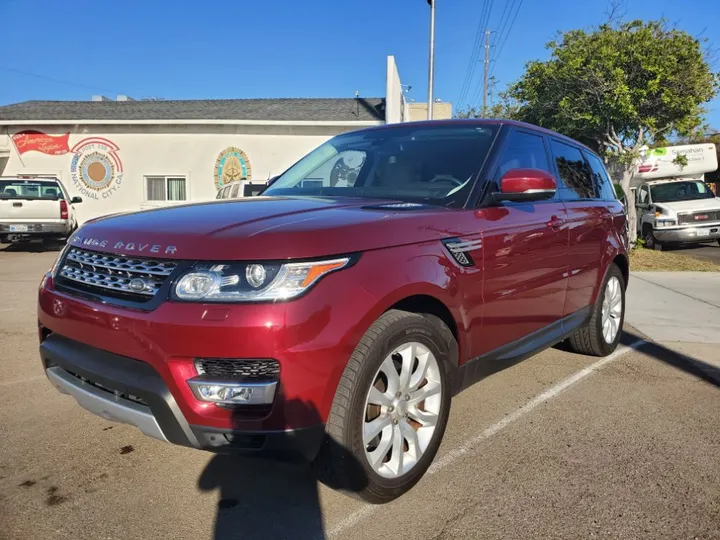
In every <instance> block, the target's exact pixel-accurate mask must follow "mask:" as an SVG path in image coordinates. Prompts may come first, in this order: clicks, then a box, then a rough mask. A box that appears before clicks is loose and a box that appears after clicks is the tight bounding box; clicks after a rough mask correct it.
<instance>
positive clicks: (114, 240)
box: [72, 197, 458, 261]
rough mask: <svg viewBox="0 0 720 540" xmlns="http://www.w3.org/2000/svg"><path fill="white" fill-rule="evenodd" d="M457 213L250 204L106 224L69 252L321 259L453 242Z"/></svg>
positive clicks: (267, 200) (281, 201)
mask: <svg viewBox="0 0 720 540" xmlns="http://www.w3.org/2000/svg"><path fill="white" fill-rule="evenodd" d="M453 215H454V216H455V217H457V211H454V210H448V209H445V208H438V207H433V206H426V205H421V204H416V205H414V204H403V203H399V202H398V201H376V200H368V199H326V198H279V197H252V198H248V199H240V200H236V201H232V202H228V201H217V202H215V201H213V202H208V203H201V204H190V205H184V206H175V207H170V208H162V209H153V210H147V211H141V212H135V213H131V214H122V215H116V216H111V217H108V218H105V219H100V220H98V221H92V222H88V223H86V224H85V225H84V226H83V227H82V228H81V229H80V230H79V231H78V232H77V233H76V235H75V236H74V237H73V240H72V243H73V244H74V245H78V246H82V247H84V248H87V249H92V250H96V251H105V252H110V253H116V254H128V255H130V254H134V255H138V256H148V257H159V258H172V259H197V260H227V261H230V260H284V259H295V258H310V257H322V256H326V255H337V254H342V253H352V252H360V251H367V250H370V249H379V248H384V247H390V246H395V245H401V244H410V243H417V242H423V241H429V240H436V239H437V240H440V239H442V238H447V237H450V236H456V235H457V233H456V232H455V231H453V230H452V229H453V227H454V226H453V225H452V224H453V222H455V223H457V221H458V220H457V219H453Z"/></svg>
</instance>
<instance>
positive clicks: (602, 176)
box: [585, 152, 617, 201]
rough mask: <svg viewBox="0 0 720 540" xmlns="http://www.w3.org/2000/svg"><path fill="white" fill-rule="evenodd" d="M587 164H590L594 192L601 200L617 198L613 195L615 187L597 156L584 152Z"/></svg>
mask: <svg viewBox="0 0 720 540" xmlns="http://www.w3.org/2000/svg"><path fill="white" fill-rule="evenodd" d="M585 157H586V158H587V161H588V164H589V165H590V171H591V172H592V179H593V183H594V184H595V192H596V193H598V195H599V196H600V198H601V199H602V200H603V201H614V200H616V199H617V196H616V195H615V188H614V187H613V184H612V181H611V180H610V177H609V176H608V173H607V171H606V170H605V166H604V165H603V163H602V161H600V160H599V159H598V158H597V156H595V155H593V154H590V153H589V152H585Z"/></svg>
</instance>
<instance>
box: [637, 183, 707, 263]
mask: <svg viewBox="0 0 720 540" xmlns="http://www.w3.org/2000/svg"><path fill="white" fill-rule="evenodd" d="M635 201H636V202H635V204H636V207H637V216H638V220H637V221H638V232H639V233H640V234H641V235H642V238H643V239H644V241H645V247H648V248H651V249H663V248H664V247H666V246H670V245H672V244H684V243H694V242H714V241H720V198H718V197H716V196H715V194H714V193H713V192H712V191H711V189H710V187H709V186H708V185H707V184H706V183H705V182H704V181H702V180H695V179H688V178H678V179H672V180H669V179H666V180H652V181H648V182H645V183H644V184H641V185H640V186H639V187H638V188H637V190H636V192H635Z"/></svg>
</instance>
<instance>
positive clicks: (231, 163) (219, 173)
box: [215, 146, 252, 189]
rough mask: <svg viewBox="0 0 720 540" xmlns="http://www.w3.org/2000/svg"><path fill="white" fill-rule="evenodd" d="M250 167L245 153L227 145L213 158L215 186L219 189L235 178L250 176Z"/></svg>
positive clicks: (241, 178) (240, 178)
mask: <svg viewBox="0 0 720 540" xmlns="http://www.w3.org/2000/svg"><path fill="white" fill-rule="evenodd" d="M251 173H252V169H251V167H250V160H249V159H248V157H247V154H246V153H245V152H243V151H242V150H240V149H239V148H236V147H234V146H229V147H228V148H226V149H225V150H223V151H222V152H220V155H219V156H218V157H217V160H215V187H216V188H217V189H221V188H222V187H223V186H224V185H225V184H227V183H229V182H233V181H235V180H246V179H248V178H250V176H251Z"/></svg>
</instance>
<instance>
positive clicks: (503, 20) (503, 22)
mask: <svg viewBox="0 0 720 540" xmlns="http://www.w3.org/2000/svg"><path fill="white" fill-rule="evenodd" d="M515 2H516V0H510V1H508V2H505V8H504V9H503V12H502V15H500V21H499V22H498V24H497V28H498V41H499V40H500V39H502V38H503V37H504V35H505V29H506V28H507V24H508V21H509V20H510V16H511V15H512V10H513V8H514V7H515ZM508 8H510V9H508ZM496 56H497V49H496V51H495V54H493V61H494V60H495V57H496Z"/></svg>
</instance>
